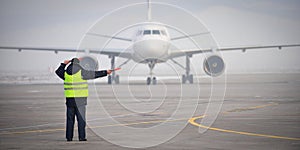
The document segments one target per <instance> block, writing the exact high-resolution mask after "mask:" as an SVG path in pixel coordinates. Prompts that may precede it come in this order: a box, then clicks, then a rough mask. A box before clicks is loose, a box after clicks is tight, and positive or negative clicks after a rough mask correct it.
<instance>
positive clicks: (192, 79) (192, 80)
mask: <svg viewBox="0 0 300 150" xmlns="http://www.w3.org/2000/svg"><path fill="white" fill-rule="evenodd" d="M189 81H190V83H191V84H193V83H194V76H193V75H192V74H191V75H190V76H189Z"/></svg>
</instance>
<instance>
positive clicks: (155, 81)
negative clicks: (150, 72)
mask: <svg viewBox="0 0 300 150" xmlns="http://www.w3.org/2000/svg"><path fill="white" fill-rule="evenodd" d="M156 83H157V80H156V77H153V79H152V84H153V85H156Z"/></svg>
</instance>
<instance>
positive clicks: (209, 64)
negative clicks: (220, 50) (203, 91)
mask: <svg viewBox="0 0 300 150" xmlns="http://www.w3.org/2000/svg"><path fill="white" fill-rule="evenodd" d="M203 69H204V71H205V73H206V74H207V75H209V76H212V77H216V76H219V75H221V74H222V73H223V72H224V70H225V63H224V61H223V59H222V58H221V57H220V56H218V55H211V56H209V57H208V58H206V59H205V60H204V62H203Z"/></svg>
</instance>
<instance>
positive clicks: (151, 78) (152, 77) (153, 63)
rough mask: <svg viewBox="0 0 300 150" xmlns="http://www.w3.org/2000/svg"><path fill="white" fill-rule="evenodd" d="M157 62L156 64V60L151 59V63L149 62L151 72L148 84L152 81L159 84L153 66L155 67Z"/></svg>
mask: <svg viewBox="0 0 300 150" xmlns="http://www.w3.org/2000/svg"><path fill="white" fill-rule="evenodd" d="M155 64H156V62H155V61H154V60H152V61H149V63H148V66H149V68H150V72H149V75H150V77H148V78H147V81H146V83H147V85H150V84H151V82H152V84H153V85H156V84H157V80H156V77H154V76H153V68H154V66H155Z"/></svg>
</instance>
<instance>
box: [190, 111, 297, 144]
mask: <svg viewBox="0 0 300 150" xmlns="http://www.w3.org/2000/svg"><path fill="white" fill-rule="evenodd" d="M200 118H203V117H202V116H199V117H193V118H190V119H189V123H190V124H192V125H194V126H198V127H200V128H205V129H209V130H214V131H220V132H227V133H234V134H242V135H249V136H260V137H267V138H274V139H285V140H297V141H299V140H300V138H293V137H286V136H277V135H267V134H258V133H251V132H243V131H234V130H227V129H220V128H214V127H208V126H204V125H201V124H199V123H197V122H195V120H197V119H200Z"/></svg>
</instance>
